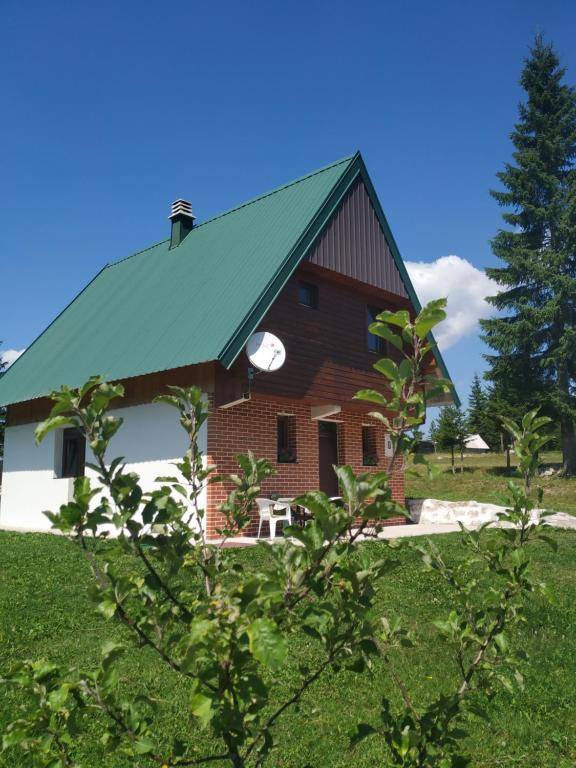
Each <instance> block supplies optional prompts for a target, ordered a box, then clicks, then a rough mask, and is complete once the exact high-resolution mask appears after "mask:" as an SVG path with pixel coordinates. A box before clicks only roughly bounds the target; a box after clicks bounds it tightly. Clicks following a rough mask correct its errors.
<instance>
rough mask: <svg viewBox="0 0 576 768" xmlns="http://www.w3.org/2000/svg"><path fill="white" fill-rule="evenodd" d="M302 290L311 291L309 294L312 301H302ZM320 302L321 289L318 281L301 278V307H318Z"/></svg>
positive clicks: (299, 287) (299, 290)
mask: <svg viewBox="0 0 576 768" xmlns="http://www.w3.org/2000/svg"><path fill="white" fill-rule="evenodd" d="M301 291H309V296H310V297H311V302H312V303H308V301H302V294H301ZM318 303H319V290H318V286H317V285H316V283H310V282H308V281H307V280H299V281H298V304H300V306H301V307H308V309H318Z"/></svg>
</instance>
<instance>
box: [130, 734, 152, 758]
mask: <svg viewBox="0 0 576 768" xmlns="http://www.w3.org/2000/svg"><path fill="white" fill-rule="evenodd" d="M154 746H155V744H154V742H153V740H152V739H151V738H150V736H140V738H139V739H138V741H136V742H134V752H136V754H137V755H147V754H148V753H149V752H152V751H153V749H154Z"/></svg>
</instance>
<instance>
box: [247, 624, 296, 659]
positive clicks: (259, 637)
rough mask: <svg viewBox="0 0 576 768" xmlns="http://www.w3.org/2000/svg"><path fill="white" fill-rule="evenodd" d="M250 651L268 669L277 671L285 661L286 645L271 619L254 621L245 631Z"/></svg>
mask: <svg viewBox="0 0 576 768" xmlns="http://www.w3.org/2000/svg"><path fill="white" fill-rule="evenodd" d="M246 631H247V634H248V642H249V646H250V651H251V653H252V655H253V656H254V658H255V659H257V660H258V661H260V662H261V663H262V664H265V665H266V666H267V667H270V669H273V670H276V669H279V668H280V667H281V666H282V664H283V663H284V661H285V659H286V654H287V652H288V644H287V642H286V639H285V637H284V636H283V635H282V633H281V632H280V630H279V629H278V626H277V624H275V623H274V622H273V621H272V620H271V619H265V618H262V619H256V620H255V621H253V622H252V624H250V626H249V627H248V629H247V630H246Z"/></svg>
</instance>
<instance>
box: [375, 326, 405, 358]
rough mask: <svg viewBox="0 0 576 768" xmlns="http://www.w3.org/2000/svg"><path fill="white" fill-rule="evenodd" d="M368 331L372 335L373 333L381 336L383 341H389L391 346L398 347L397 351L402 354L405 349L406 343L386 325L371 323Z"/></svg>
mask: <svg viewBox="0 0 576 768" xmlns="http://www.w3.org/2000/svg"><path fill="white" fill-rule="evenodd" d="M368 330H369V331H370V333H373V334H374V336H380V338H382V339H386V341H389V342H390V344H392V345H393V346H395V347H396V349H399V350H400V352H402V350H403V348H404V342H403V341H402V339H401V338H400V336H398V335H397V334H396V333H394V331H393V330H392V329H391V328H389V327H388V326H387V325H386V324H385V323H370V325H369V326H368Z"/></svg>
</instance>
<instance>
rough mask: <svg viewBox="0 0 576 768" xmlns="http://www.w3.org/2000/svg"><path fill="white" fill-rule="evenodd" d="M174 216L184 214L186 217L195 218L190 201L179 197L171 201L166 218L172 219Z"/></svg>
mask: <svg viewBox="0 0 576 768" xmlns="http://www.w3.org/2000/svg"><path fill="white" fill-rule="evenodd" d="M176 216H186V218H188V219H195V218H196V216H194V214H193V213H192V203H190V202H188V200H182V199H181V198H180V199H178V200H175V201H174V202H173V203H172V210H171V212H170V216H169V217H168V218H170V219H174V218H175V217H176Z"/></svg>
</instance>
